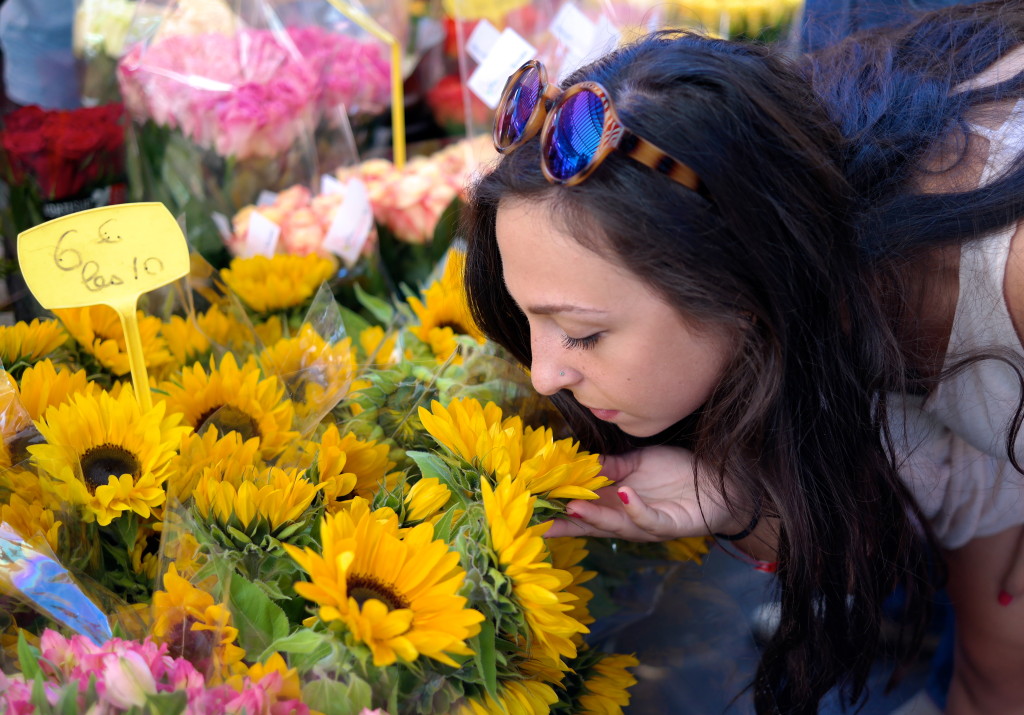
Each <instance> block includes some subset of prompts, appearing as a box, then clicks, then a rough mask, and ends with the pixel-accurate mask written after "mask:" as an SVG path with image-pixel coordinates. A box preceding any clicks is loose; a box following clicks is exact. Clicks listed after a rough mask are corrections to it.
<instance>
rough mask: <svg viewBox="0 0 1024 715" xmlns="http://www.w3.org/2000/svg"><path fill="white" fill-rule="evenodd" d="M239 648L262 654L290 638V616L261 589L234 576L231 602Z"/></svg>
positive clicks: (230, 606) (229, 604)
mask: <svg viewBox="0 0 1024 715" xmlns="http://www.w3.org/2000/svg"><path fill="white" fill-rule="evenodd" d="M228 606H229V608H230V609H231V615H232V616H233V617H234V621H235V626H236V627H237V628H238V645H240V646H241V647H242V648H244V649H245V651H246V652H247V653H262V652H263V651H265V650H266V649H267V646H269V645H270V644H271V643H273V642H274V641H275V640H277V639H278V638H283V637H284V636H286V635H288V616H286V615H285V613H284V611H283V610H281V607H280V606H278V605H277V604H276V603H274V602H273V601H271V600H270V597H269V596H267V594H266V593H264V592H263V591H262V589H260V587H259V586H257V585H256V584H254V583H252V582H251V581H247V580H245V579H244V578H242V577H241V576H239V575H237V574H235V575H234V576H233V577H232V578H231V596H230V600H229V601H228Z"/></svg>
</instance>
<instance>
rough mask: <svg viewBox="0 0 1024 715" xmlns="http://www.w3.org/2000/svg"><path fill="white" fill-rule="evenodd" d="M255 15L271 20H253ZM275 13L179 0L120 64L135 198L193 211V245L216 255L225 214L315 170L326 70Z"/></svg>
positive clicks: (255, 6) (246, 2)
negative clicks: (321, 78) (308, 57)
mask: <svg viewBox="0 0 1024 715" xmlns="http://www.w3.org/2000/svg"><path fill="white" fill-rule="evenodd" d="M255 18H264V22H263V25H262V26H259V25H257V26H253V25H251V24H249V22H246V20H252V19H255ZM273 18H274V15H273V11H272V10H271V9H270V7H269V6H266V4H265V3H264V2H261V1H260V0H238V2H236V3H235V9H232V8H229V7H228V6H227V5H226V4H224V3H217V2H211V3H196V2H195V1H194V0H191V1H187V0H180V1H178V2H173V3H172V4H171V6H169V7H168V10H167V13H166V14H165V15H164V17H163V19H162V20H161V22H160V23H159V24H158V25H157V26H156V27H155V28H153V29H151V30H150V31H149V36H148V38H147V40H146V41H145V42H138V43H136V44H134V45H133V46H132V47H131V48H130V49H129V50H128V51H127V52H126V53H125V55H124V56H123V57H122V58H121V60H120V62H119V64H118V81H119V83H120V88H121V92H122V95H123V96H124V98H125V105H126V107H127V108H128V112H129V114H130V116H131V118H132V122H133V126H132V134H133V138H134V141H133V142H132V144H131V148H132V151H131V152H130V154H129V159H130V167H129V168H130V173H129V178H130V180H131V183H132V192H133V197H134V198H136V199H143V198H144V199H149V200H159V201H162V202H163V203H165V204H166V205H167V206H168V208H170V209H171V211H172V213H174V214H176V215H181V216H184V217H185V220H186V224H187V234H188V237H189V238H190V239H191V241H192V245H193V246H195V247H196V248H197V249H198V250H199V251H200V252H201V253H203V255H205V256H207V257H209V258H211V259H213V260H214V261H215V262H216V263H220V262H222V261H223V260H224V257H225V256H224V249H223V246H222V243H221V242H222V234H221V230H220V229H218V226H217V223H216V221H215V217H216V215H220V216H222V217H223V218H222V219H221V221H222V223H226V221H227V220H228V219H229V217H230V216H232V215H233V214H234V212H235V211H237V210H238V209H239V208H241V207H242V206H245V205H246V204H249V203H253V202H255V201H256V198H257V196H258V195H259V193H260V192H261V191H263V190H271V191H276V190H280V189H284V188H286V187H288V186H292V185H294V184H303V185H306V186H311V185H312V182H313V181H314V179H315V178H317V176H318V169H317V166H316V155H315V150H314V144H313V129H314V127H315V124H316V118H317V101H318V91H317V75H316V73H315V72H314V70H313V68H312V67H310V65H309V64H308V63H307V62H306V61H305V60H304V59H303V57H302V55H301V53H300V52H299V51H298V49H297V48H296V47H295V45H294V43H293V42H292V40H291V38H290V36H289V35H288V34H287V33H286V32H284V31H282V30H281V29H280V27H279V25H278V24H277V23H276V21H275V20H273ZM275 28H276V29H275ZM224 228H225V231H224V233H225V234H226V233H227V230H226V225H225V226H224Z"/></svg>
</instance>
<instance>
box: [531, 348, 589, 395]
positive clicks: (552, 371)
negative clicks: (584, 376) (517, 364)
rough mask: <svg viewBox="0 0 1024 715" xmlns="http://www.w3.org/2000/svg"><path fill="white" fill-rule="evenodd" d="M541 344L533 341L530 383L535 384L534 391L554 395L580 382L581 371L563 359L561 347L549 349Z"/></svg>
mask: <svg viewBox="0 0 1024 715" xmlns="http://www.w3.org/2000/svg"><path fill="white" fill-rule="evenodd" d="M539 343H540V341H539V340H537V339H536V338H534V339H532V340H531V349H532V351H533V359H532V361H531V363H530V381H531V382H533V389H535V390H536V391H537V392H539V393H540V394H542V395H553V394H555V393H556V392H558V391H559V390H563V389H565V388H567V387H570V386H571V385H573V384H575V383H576V382H578V381H579V379H580V377H581V376H580V373H579V371H577V370H575V369H574V368H573V367H571V366H570V365H566V361H565V360H563V359H561V358H562V354H561V350H560V349H559V347H560V346H559V347H549V346H544V345H541V344H539Z"/></svg>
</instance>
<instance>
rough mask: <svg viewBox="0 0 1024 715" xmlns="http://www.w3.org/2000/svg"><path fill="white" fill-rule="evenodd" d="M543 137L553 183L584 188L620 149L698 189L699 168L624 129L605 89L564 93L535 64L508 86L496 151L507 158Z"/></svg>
mask: <svg viewBox="0 0 1024 715" xmlns="http://www.w3.org/2000/svg"><path fill="white" fill-rule="evenodd" d="M538 132H540V149H541V162H540V163H541V170H542V171H543V172H544V176H545V177H547V180H548V181H550V182H551V183H553V184H565V185H567V186H573V185H575V184H579V183H580V182H581V181H583V180H584V179H586V178H587V177H588V176H590V175H591V174H592V173H593V171H594V169H596V168H597V167H598V166H600V165H601V162H602V161H604V160H605V157H607V156H608V155H609V154H611V153H612V151H614V150H618V151H621V152H622V153H624V154H625V155H626V156H628V157H630V158H631V159H634V160H636V161H638V162H640V163H641V164H644V165H645V166H649V167H650V168H652V169H654V170H655V171H657V172H659V173H661V174H664V175H665V176H667V177H669V178H670V179H672V180H673V181H676V182H678V183H680V184H682V185H683V186H685V187H686V188H688V189H692V190H694V191H696V190H697V186H698V184H699V181H700V180H699V179H698V177H697V174H696V172H694V170H693V169H691V168H690V167H688V166H687V165H686V164H683V163H682V162H681V161H678V160H677V159H674V158H672V157H671V156H669V155H668V153H666V152H665V151H663V150H662V149H659V148H658V147H657V146H655V145H654V144H652V143H651V142H649V141H647V140H646V139H644V138H643V137H640V136H638V135H637V134H635V133H633V132H631V131H630V130H629V129H626V127H624V126H623V125H622V122H621V121H620V120H619V116H618V114H617V113H616V111H615V107H614V105H613V104H612V98H611V96H610V95H609V94H608V91H607V90H606V89H605V88H604V87H602V86H601V85H600V84H598V83H597V82H580V83H579V84H574V85H572V86H571V87H569V88H568V89H566V90H565V91H564V92H563V91H562V90H560V89H559V88H558V87H557V86H556V85H552V84H549V83H548V77H547V70H545V69H544V65H543V64H541V63H540V62H538V61H537V60H530V61H529V62H527V63H526V64H524V65H523V66H522V67H520V68H519V69H518V70H516V71H515V73H513V74H512V76H511V77H509V78H508V81H507V82H506V83H505V90H504V92H502V94H501V101H499V102H498V109H497V113H496V114H495V117H494V130H493V136H494V148H495V149H497V150H498V152H500V153H502V154H506V153H508V152H510V151H512V150H513V149H515V148H517V147H520V146H522V145H523V144H525V143H526V142H527V141H529V140H530V139H532V138H533V137H534V136H536V135H537V133H538Z"/></svg>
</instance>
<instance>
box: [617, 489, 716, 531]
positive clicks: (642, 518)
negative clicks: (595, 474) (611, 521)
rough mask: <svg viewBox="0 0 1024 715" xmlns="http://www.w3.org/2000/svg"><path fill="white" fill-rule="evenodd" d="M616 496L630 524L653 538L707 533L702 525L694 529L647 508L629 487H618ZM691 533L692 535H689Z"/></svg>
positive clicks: (669, 516)
mask: <svg viewBox="0 0 1024 715" xmlns="http://www.w3.org/2000/svg"><path fill="white" fill-rule="evenodd" d="M616 496H618V498H619V501H621V502H622V511H623V512H624V514H625V516H626V517H627V518H628V519H629V520H630V522H632V523H633V524H634V525H635V526H636V527H637V528H638V529H640V530H641V531H643V532H645V533H647V534H650V535H651V536H653V537H654V538H657V539H675V538H678V537H681V536H702V535H704V534H705V533H706V532H707V529H706V528H704V526H703V525H701V526H700V527H694V526H693V525H692V524H690V523H681V522H680V521H679V520H678V519H676V518H674V517H673V516H672V515H671V514H668V513H667V512H665V511H663V510H661V509H654V508H652V507H650V506H648V505H647V504H646V503H645V502H644V500H643V499H641V498H640V495H639V494H637V493H636V491H635V490H634V489H633V488H631V487H619V488H618V489H617V490H616ZM687 521H689V520H687ZM691 531H693V532H694V533H692V534H691V533H690V532H691Z"/></svg>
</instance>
